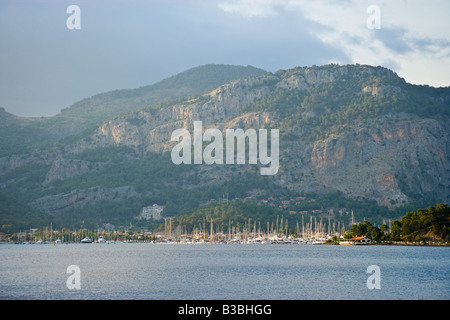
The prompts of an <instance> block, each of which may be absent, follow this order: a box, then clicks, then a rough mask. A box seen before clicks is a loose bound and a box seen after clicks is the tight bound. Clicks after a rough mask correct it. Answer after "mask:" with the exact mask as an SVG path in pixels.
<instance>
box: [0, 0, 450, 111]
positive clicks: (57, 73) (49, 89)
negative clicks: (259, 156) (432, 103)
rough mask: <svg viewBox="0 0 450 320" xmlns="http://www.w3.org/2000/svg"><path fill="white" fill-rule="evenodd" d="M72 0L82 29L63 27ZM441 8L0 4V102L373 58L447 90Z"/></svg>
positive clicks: (53, 101)
mask: <svg viewBox="0 0 450 320" xmlns="http://www.w3.org/2000/svg"><path fill="white" fill-rule="evenodd" d="M73 4H74V5H77V6H78V7H79V8H80V26H81V29H68V27H67V24H66V21H67V20H68V19H69V20H70V21H71V22H75V21H72V20H71V19H70V18H71V15H72V13H67V12H66V11H67V8H68V7H69V6H70V5H73ZM370 6H372V7H370ZM373 6H375V7H376V8H378V9H379V15H378V13H377V11H373V10H372V9H373ZM368 8H369V9H370V8H372V9H370V10H368ZM449 12H450V1H448V0H442V1H438V0H431V1H414V0H395V1H393V0H388V1H375V0H373V1H372V0H371V1H350V0H346V1H343V0H339V1H326V0H322V1H321V0H319V1H317V0H315V1H308V0H247V1H246V0H203V1H200V0H198V1H194V0H178V1H175V0H172V1H167V0H165V1H162V0H160V1H137V0H127V1H114V0H97V1H96V0H86V1H83V0H70V1H65V0H53V1H50V0H33V1H31V0H30V1H20V0H0V107H3V108H5V109H6V110H7V111H8V112H10V113H13V114H16V115H21V116H51V115H55V114H57V113H58V112H59V111H60V110H61V109H63V108H66V107H68V106H70V105H71V104H73V103H74V102H76V101H78V100H81V99H82V98H86V97H89V96H92V95H94V94H97V93H101V92H106V91H110V90H114V89H125V88H136V87H140V86H144V85H148V84H152V83H155V82H157V81H159V80H162V79H164V78H166V77H169V76H171V75H174V74H176V73H179V72H182V71H185V70H187V69H189V68H192V67H195V66H199V65H203V64H209V63H216V64H233V65H252V66H255V67H259V68H262V69H265V70H267V71H272V72H275V71H277V70H279V69H288V68H293V67H295V66H311V65H322V64H328V63H339V64H348V63H360V64H369V65H375V66H378V65H382V66H385V67H388V68H390V69H392V70H393V71H395V72H397V74H398V75H399V76H401V77H403V78H405V79H406V81H408V82H410V83H415V84H428V85H431V86H436V87H439V86H449V85H450V32H449V30H450V18H449V17H448V14H449ZM378 18H379V19H378ZM368 21H369V26H370V28H369V27H368V25H367V22H368ZM378 22H379V24H377V23H378ZM374 27H377V28H374Z"/></svg>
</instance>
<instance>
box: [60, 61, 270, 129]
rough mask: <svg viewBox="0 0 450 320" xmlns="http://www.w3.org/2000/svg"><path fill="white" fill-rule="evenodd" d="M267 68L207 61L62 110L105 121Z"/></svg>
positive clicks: (78, 115)
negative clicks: (156, 80)
mask: <svg viewBox="0 0 450 320" xmlns="http://www.w3.org/2000/svg"><path fill="white" fill-rule="evenodd" d="M264 73H266V71H264V70H262V69H258V68H255V67H252V66H246V67H244V66H233V65H216V64H208V65H204V66H199V67H194V68H191V69H189V70H186V71H184V72H181V73H179V74H176V75H174V76H172V77H169V78H167V79H164V80H162V81H159V82H157V83H155V84H152V85H148V86H143V87H140V88H137V89H122V90H114V91H111V92H106V93H101V94H98V95H95V96H93V97H90V98H87V99H83V100H81V101H78V102H76V103H74V104H73V105H72V106H70V107H69V108H66V109H63V110H61V115H62V116H76V117H81V118H85V119H89V121H91V122H92V121H93V120H96V121H97V122H98V121H104V120H107V119H109V118H112V117H114V116H116V115H119V114H121V113H126V112H130V111H137V110H140V109H141V108H142V107H145V106H151V105H154V104H158V103H162V102H167V101H171V100H175V99H178V98H184V97H188V96H193V95H198V94H202V93H203V92H205V91H207V90H210V89H213V88H215V87H218V86H220V85H222V84H225V83H228V82H230V81H233V80H236V79H239V78H244V77H248V76H253V75H262V74H264Z"/></svg>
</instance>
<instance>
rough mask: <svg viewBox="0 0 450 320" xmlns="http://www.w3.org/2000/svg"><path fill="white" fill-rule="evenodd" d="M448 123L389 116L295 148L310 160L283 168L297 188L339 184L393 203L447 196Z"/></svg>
mask: <svg viewBox="0 0 450 320" xmlns="http://www.w3.org/2000/svg"><path fill="white" fill-rule="evenodd" d="M448 128H450V122H449V121H438V120H433V119H421V118H419V117H417V116H411V115H401V116H400V117H399V119H397V118H396V119H395V120H394V117H386V118H383V119H380V120H378V121H375V122H373V123H372V124H371V125H369V126H368V127H354V128H352V129H350V130H348V131H347V132H345V133H343V134H341V135H338V136H333V137H330V138H328V139H326V140H325V141H321V142H317V143H315V144H313V145H312V146H309V147H308V146H304V149H303V150H304V151H303V152H301V153H296V152H295V151H294V150H298V149H297V148H293V149H292V150H291V152H293V153H294V155H293V158H296V157H297V158H302V159H304V161H303V162H302V163H300V164H288V165H287V168H286V169H285V170H283V172H288V174H287V173H285V175H286V176H288V177H287V178H286V181H287V182H288V183H289V184H290V185H291V188H295V189H299V190H301V189H302V188H306V190H307V191H314V190H315V189H317V188H321V189H323V190H330V189H331V190H339V191H341V192H342V193H343V194H345V195H347V196H349V197H351V198H367V199H375V200H377V202H378V203H379V204H381V205H385V206H388V207H393V206H397V205H402V204H405V203H408V201H409V197H410V196H412V195H423V196H433V197H436V198H437V199H439V200H440V201H443V202H447V201H448V200H449V199H448V196H449V194H450V188H449V180H448V179H449V172H450V162H449V152H450V144H449V139H448V137H449V134H450V131H449V129H448ZM300 148H301V147H300ZM300 148H299V149H300ZM297 177H301V180H298V179H297ZM317 184H320V185H321V187H320V186H317Z"/></svg>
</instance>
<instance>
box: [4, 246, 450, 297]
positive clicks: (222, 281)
mask: <svg viewBox="0 0 450 320" xmlns="http://www.w3.org/2000/svg"><path fill="white" fill-rule="evenodd" d="M0 258H1V260H0V299H96V300H97V299H136V300H137V299H139V300H142V299H158V300H163V299H171V300H177V299H193V300H196V299H224V300H228V299H238V300H241V299H245V300H262V299H269V300H271V299H274V300H286V299H287V300H292V299H295V300H308V299H315V300H316V299H352V300H353V299H362V300H371V299H389V300H391V299H395V300H400V299H433V300H438V299H448V298H449V297H450V276H449V271H450V248H448V247H403V246H325V245H319V246H314V245H207V244H202V245H176V244H174V245H170V244H148V243H139V244H138V243H129V244H125V243H121V244H60V245H0ZM70 265H77V266H78V267H79V268H80V285H81V288H80V290H75V289H73V290H69V289H68V287H67V285H66V281H67V279H68V278H69V277H70V276H71V274H70V273H67V267H68V266H70ZM370 265H377V266H379V268H380V284H381V288H380V289H372V290H370V289H369V288H368V287H367V279H368V277H370V276H371V274H368V273H366V271H367V267H368V266H370Z"/></svg>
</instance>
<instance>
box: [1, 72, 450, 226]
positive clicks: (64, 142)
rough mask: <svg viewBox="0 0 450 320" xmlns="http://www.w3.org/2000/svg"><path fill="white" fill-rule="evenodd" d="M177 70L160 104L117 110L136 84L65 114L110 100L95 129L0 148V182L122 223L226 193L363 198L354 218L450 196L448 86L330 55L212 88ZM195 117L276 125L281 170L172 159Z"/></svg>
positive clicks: (62, 216) (90, 110) (338, 201)
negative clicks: (0, 152) (38, 144)
mask: <svg viewBox="0 0 450 320" xmlns="http://www.w3.org/2000/svg"><path fill="white" fill-rule="evenodd" d="M221 68H223V67H220V68H219V69H221ZM247 68H248V67H247ZM201 69H202V68H200V69H197V70H196V69H194V71H198V70H201ZM225 69H226V68H225ZM251 70H253V68H251ZM191 71H192V70H191ZM253 71H255V70H253ZM218 73H220V70H219V71H218ZM231 73H233V72H231ZM256 73H258V72H256ZM200 74H201V73H200ZM200 74H199V77H200V78H202V76H200ZM183 77H184V75H183V76H179V77H178V79H179V80H176V79H173V78H169V79H167V81H166V82H165V83H166V84H165V85H161V83H160V84H158V86H159V87H158V86H157V85H156V84H155V85H154V86H156V87H153V89H152V90H154V91H152V92H156V91H157V90H163V89H162V87H164V88H166V89H167V90H168V91H165V92H166V93H164V94H162V95H161V96H160V98H158V99H160V100H159V101H160V103H147V102H148V101H150V100H145V99H150V98H145V99H144V98H142V99H143V100H142V101H141V102H140V103H141V105H147V106H146V107H144V108H142V107H141V108H140V109H139V108H137V106H138V104H136V105H135V106H133V104H132V103H130V104H129V105H127V108H129V109H127V112H126V113H121V114H119V115H117V113H118V112H119V110H120V112H123V111H126V110H125V109H120V108H121V107H120V108H119V107H118V106H123V105H124V104H123V101H124V99H128V100H127V101H134V100H133V99H135V98H133V97H136V96H138V95H139V94H138V92H139V91H140V90H141V89H136V91H133V92H134V93H133V94H131V93H130V91H127V90H126V91H123V93H126V94H124V95H122V94H119V95H115V94H116V93H108V94H104V95H99V96H95V97H92V98H90V99H87V100H86V101H84V102H83V103H81V102H80V104H79V105H77V104H75V105H74V106H72V107H71V108H69V109H70V110H66V111H63V112H62V114H68V113H72V114H73V115H75V114H78V117H81V116H80V114H85V115H87V114H102V117H104V116H105V117H106V114H107V113H108V112H109V111H105V110H106V109H105V106H107V105H108V106H111V110H115V111H114V112H112V111H111V115H113V114H114V116H113V117H111V118H110V119H109V120H106V121H103V122H102V123H101V124H99V125H97V126H96V127H95V129H92V130H87V131H85V132H84V133H83V134H77V135H72V136H68V137H66V139H60V140H57V141H54V142H52V143H49V144H48V145H47V146H46V147H45V148H40V149H35V150H33V151H32V152H29V153H25V154H14V153H10V154H8V155H7V156H3V157H2V158H0V174H1V175H0V186H1V188H2V192H4V193H7V194H9V195H11V196H13V197H15V198H17V200H19V201H21V202H22V203H26V204H28V205H30V206H32V207H33V208H36V209H38V210H41V211H43V212H45V213H49V214H51V215H52V216H53V217H55V219H57V220H58V221H60V222H61V223H66V224H68V223H71V224H72V225H77V223H78V224H79V223H80V221H84V223H85V224H86V223H88V222H89V223H92V224H93V225H95V224H101V223H107V222H111V221H113V222H117V223H126V221H131V220H132V219H134V217H135V216H137V215H138V214H139V212H140V210H141V209H142V207H144V206H147V205H151V204H153V203H157V204H160V205H164V206H165V209H164V215H166V216H179V215H181V214H183V213H189V212H193V211H194V210H197V209H198V208H199V206H201V205H203V204H207V203H214V201H216V200H217V199H221V198H222V197H223V196H224V195H228V198H229V199H236V198H241V199H244V198H246V197H250V198H253V197H254V198H255V199H268V198H274V197H275V196H276V197H277V199H282V198H285V199H295V198H300V199H305V198H306V199H307V200H308V201H304V202H302V201H303V200H298V201H297V203H296V204H295V206H293V205H291V208H290V209H289V208H288V209H289V211H290V213H291V214H292V212H294V214H298V212H300V210H302V209H306V210H312V209H317V210H316V211H317V212H319V211H320V212H332V210H331V209H333V208H334V209H342V208H343V207H345V208H346V211H347V212H349V210H350V209H352V210H353V209H356V208H358V210H357V212H355V215H356V216H357V217H360V218H361V219H362V217H364V216H365V217H367V218H373V216H376V218H377V219H380V220H381V219H384V218H392V217H394V218H396V217H400V216H402V215H403V214H404V212H402V213H401V214H400V213H399V212H401V210H406V209H405V208H406V207H408V206H410V205H413V204H417V203H420V205H421V206H427V205H434V204H435V203H440V202H442V203H448V201H449V200H450V199H449V195H450V139H449V137H450V135H449V134H450V125H449V124H450V121H449V120H450V118H449V117H450V88H449V87H446V88H432V87H429V86H418V85H412V84H409V83H407V82H406V81H405V80H404V79H402V78H400V77H398V75H397V74H395V73H394V72H392V71H391V70H389V69H386V68H383V67H373V66H366V65H344V66H339V65H325V66H319V67H317V66H313V67H297V68H293V69H289V70H279V71H277V72H275V73H262V72H260V73H259V74H253V75H248V74H246V76H244V77H240V78H238V79H235V80H232V81H228V82H227V83H225V84H219V85H218V86H216V87H214V88H211V87H212V85H210V86H209V88H207V87H208V83H214V82H213V81H212V80H205V81H204V82H202V81H201V80H200V79H199V80H198V81H197V82H195V83H197V84H198V85H199V87H197V89H196V90H197V92H199V91H202V93H201V94H197V95H193V94H191V93H189V94H186V95H187V96H186V97H184V98H180V96H182V94H181V93H180V92H181V91H183V90H184V89H182V88H184V87H185V84H186V83H188V82H189V81H185V80H183ZM233 77H234V76H233ZM194 78H195V77H194ZM226 78H227V77H226V76H224V77H222V76H221V75H218V79H222V80H223V81H225V80H224V79H226ZM219 82H220V81H219ZM193 86H194V85H192V87H193ZM192 87H191V88H192ZM200 87H201V88H200ZM155 88H158V89H155ZM168 88H170V89H168ZM205 88H207V89H205ZM171 90H174V91H177V92H179V95H178V96H176V95H175V94H174V95H171V94H170V93H168V92H169V91H171ZM119 92H122V91H119ZM128 93H129V95H127V94H128ZM166 94H167V95H168V96H170V98H167V99H166V100H165V101H162V99H163V98H164V96H166ZM141 97H144V95H141ZM172 98H176V100H170V99H172ZM144 100H145V101H147V102H145V103H144ZM88 101H90V102H88ZM101 101H104V102H105V103H104V104H103V105H102V102H101ZM106 101H107V102H108V103H106ZM94 102H95V103H94ZM95 106H98V108H97V107H95ZM116 107H117V108H116ZM133 109H136V110H135V111H133ZM137 109H138V110H137ZM195 121H202V124H203V129H208V128H217V129H219V130H220V131H221V132H226V131H225V130H226V129H230V128H233V129H239V128H240V129H243V130H247V129H250V128H254V129H261V128H267V129H278V130H279V132H280V137H279V141H280V144H279V153H280V156H279V169H278V172H277V173H276V174H275V175H272V176H271V175H269V176H264V175H261V174H260V167H261V163H258V164H248V161H247V162H246V163H247V164H239V165H227V164H222V165H221V164H213V165H208V164H202V165H194V164H180V165H175V164H174V163H173V162H172V160H171V151H172V148H173V147H174V145H176V142H174V141H171V135H172V133H173V132H174V131H175V130H176V129H180V128H184V129H187V130H188V131H189V132H190V133H191V134H192V133H193V131H194V122H195ZM203 144H204V145H203V147H205V146H206V145H207V144H208V143H206V142H204V143H203ZM247 153H248V150H247ZM212 199H216V200H212ZM291 203H292V201H291ZM277 208H278V207H277ZM292 208H294V209H295V210H294V211H292V210H291V209H292ZM254 210H255V211H256V210H259V209H258V208H257V206H256V205H255V207H254ZM270 210H272V209H270ZM270 210H269V213H268V214H270V212H272V214H276V212H278V211H270ZM277 210H283V208H281V209H277ZM399 210H400V211H399ZM341 211H342V210H341ZM282 212H283V211H282ZM284 212H286V211H284ZM255 214H256V213H255ZM286 214H288V213H286ZM336 218H339V216H336Z"/></svg>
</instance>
